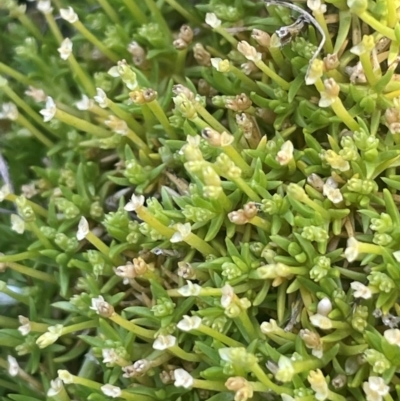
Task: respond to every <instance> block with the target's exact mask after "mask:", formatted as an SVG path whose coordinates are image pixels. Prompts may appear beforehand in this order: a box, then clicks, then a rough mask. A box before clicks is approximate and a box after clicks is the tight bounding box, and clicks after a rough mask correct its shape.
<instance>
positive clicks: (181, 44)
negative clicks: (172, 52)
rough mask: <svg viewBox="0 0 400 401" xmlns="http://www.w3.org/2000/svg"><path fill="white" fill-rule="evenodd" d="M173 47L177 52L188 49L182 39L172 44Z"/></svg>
mask: <svg viewBox="0 0 400 401" xmlns="http://www.w3.org/2000/svg"><path fill="white" fill-rule="evenodd" d="M172 45H173V46H174V47H175V49H176V50H184V49H187V47H188V44H187V43H186V42H185V41H184V40H183V39H181V38H178V39H176V40H174V41H173V42H172Z"/></svg>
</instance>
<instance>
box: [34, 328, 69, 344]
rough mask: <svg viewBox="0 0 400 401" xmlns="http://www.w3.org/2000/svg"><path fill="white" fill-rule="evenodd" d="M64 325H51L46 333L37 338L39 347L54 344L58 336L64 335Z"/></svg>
mask: <svg viewBox="0 0 400 401" xmlns="http://www.w3.org/2000/svg"><path fill="white" fill-rule="evenodd" d="M62 330H63V326H62V325H61V324H57V325H55V326H49V327H48V328H47V331H46V333H44V334H42V335H41V336H40V337H39V338H38V339H37V340H36V344H37V345H38V347H39V348H46V347H48V346H49V345H51V344H54V343H55V342H56V341H57V340H58V338H59V337H60V336H61V335H62Z"/></svg>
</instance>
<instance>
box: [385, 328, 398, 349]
mask: <svg viewBox="0 0 400 401" xmlns="http://www.w3.org/2000/svg"><path fill="white" fill-rule="evenodd" d="M383 336H384V337H385V338H386V341H387V342H388V343H389V344H392V345H397V346H398V347H400V330H399V329H389V330H386V331H385V332H384V333H383Z"/></svg>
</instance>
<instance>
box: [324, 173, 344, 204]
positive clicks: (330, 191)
mask: <svg viewBox="0 0 400 401" xmlns="http://www.w3.org/2000/svg"><path fill="white" fill-rule="evenodd" d="M322 193H323V194H324V196H326V197H327V198H328V199H329V200H330V201H331V202H332V203H335V204H337V203H340V202H342V201H343V195H342V193H341V192H340V189H339V188H338V183H337V182H336V181H335V179H334V178H333V177H329V178H328V179H327V180H326V182H325V184H324V185H323V191H322Z"/></svg>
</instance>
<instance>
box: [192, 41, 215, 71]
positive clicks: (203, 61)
mask: <svg viewBox="0 0 400 401" xmlns="http://www.w3.org/2000/svg"><path fill="white" fill-rule="evenodd" d="M193 55H194V58H195V59H196V61H197V62H198V63H199V64H200V65H203V66H209V65H210V64H211V61H210V60H211V54H210V53H209V52H208V51H207V50H206V49H205V48H204V46H203V45H202V44H201V43H196V44H195V45H194V47H193Z"/></svg>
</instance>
